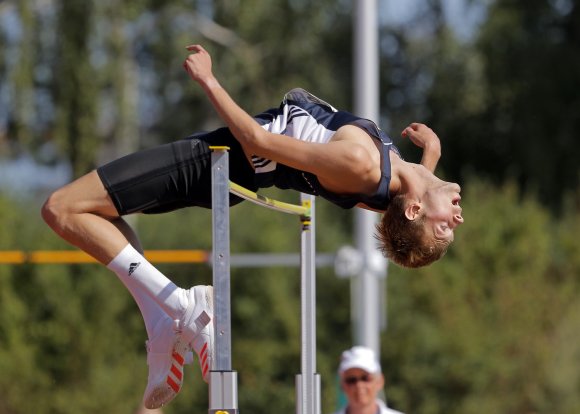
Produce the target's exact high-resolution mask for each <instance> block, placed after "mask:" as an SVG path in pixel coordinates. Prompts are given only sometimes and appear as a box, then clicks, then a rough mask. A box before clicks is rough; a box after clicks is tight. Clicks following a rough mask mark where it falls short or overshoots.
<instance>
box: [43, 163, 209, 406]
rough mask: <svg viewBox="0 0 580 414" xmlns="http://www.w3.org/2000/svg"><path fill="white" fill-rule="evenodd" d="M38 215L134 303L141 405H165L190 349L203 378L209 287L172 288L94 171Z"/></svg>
mask: <svg viewBox="0 0 580 414" xmlns="http://www.w3.org/2000/svg"><path fill="white" fill-rule="evenodd" d="M42 216H43V218H44V219H45V221H46V222H47V223H48V224H49V226H50V227H51V228H52V229H53V230H54V231H55V232H56V233H57V234H59V235H60V236H61V237H62V238H63V239H65V240H66V241H68V242H69V243H71V244H72V245H74V246H76V247H78V248H80V249H82V250H84V251H85V252H87V253H88V254H90V255H91V256H93V257H95V258H96V259H97V260H98V261H100V262H101V263H102V264H105V265H107V267H108V268H109V269H111V270H113V271H114V272H115V273H116V274H117V275H118V276H119V278H120V279H121V281H122V282H123V284H124V285H125V286H126V287H127V288H128V290H129V291H130V292H131V294H132V295H133V297H134V298H135V300H136V301H137V304H138V305H139V308H140V310H141V312H142V314H143V317H144V320H145V325H146V327H147V332H148V337H149V341H148V363H149V365H150V372H149V380H148V385H147V389H146V392H145V396H144V401H145V403H146V406H147V407H150V408H154V407H157V406H159V405H161V404H165V403H167V402H169V401H170V400H171V399H172V398H173V397H174V396H175V395H176V394H177V393H178V392H179V390H180V388H181V375H182V373H183V363H184V362H185V357H186V355H187V353H188V352H189V349H190V347H193V348H194V349H195V350H196V352H197V353H198V355H199V356H200V363H202V369H203V368H205V369H203V373H204V379H206V380H207V377H206V375H207V371H208V367H209V363H210V361H211V356H212V353H211V351H212V350H213V345H212V342H213V329H212V326H213V324H211V323H209V322H210V318H211V313H212V311H211V309H212V306H213V304H212V303H211V295H212V292H211V288H208V287H204V286H198V287H194V288H191V289H188V290H185V289H181V288H178V287H177V286H175V284H173V282H171V281H170V280H169V279H167V278H166V277H165V276H164V275H163V274H162V273H160V272H159V271H158V270H157V269H156V268H154V267H153V266H152V265H151V264H150V263H149V262H148V261H147V260H146V259H145V257H143V255H142V254H141V253H140V252H139V251H138V250H141V246H140V243H139V241H138V238H137V236H136V235H135V233H134V232H133V230H132V229H131V228H130V227H129V226H128V225H127V223H126V222H125V221H124V220H122V219H121V218H120V217H119V213H118V211H117V207H116V206H115V205H114V203H113V201H112V199H111V196H110V195H109V193H108V191H107V190H106V189H105V186H104V185H103V182H102V181H101V177H100V176H99V174H98V173H97V172H96V171H93V172H91V173H89V174H87V175H85V176H83V177H81V178H79V179H77V180H75V181H74V182H72V183H70V184H68V185H66V186H64V187H63V188H61V189H59V190H57V191H56V192H55V193H53V194H52V195H51V196H50V197H49V198H48V200H47V202H46V203H45V204H44V206H43V208H42ZM161 309H162V310H161ZM166 314H167V315H166ZM174 320H178V321H177V323H173V321H174ZM200 345H202V346H203V345H205V347H203V349H202V347H201V346H200ZM207 356H209V357H210V359H209V360H208V359H207V358H206V357H207ZM176 372H177V373H178V374H179V375H178V377H179V378H176V377H174V376H175V373H176Z"/></svg>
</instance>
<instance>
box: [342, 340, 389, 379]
mask: <svg viewBox="0 0 580 414" xmlns="http://www.w3.org/2000/svg"><path fill="white" fill-rule="evenodd" d="M351 368H360V369H362V370H364V371H366V372H368V373H369V374H377V373H379V372H381V365H380V364H379V361H378V360H377V357H376V356H375V353H374V351H373V350H372V349H370V348H367V347H365V346H353V347H352V348H350V349H348V350H346V351H344V352H343V353H342V355H341V357H340V365H339V367H338V373H339V374H342V373H343V372H344V371H346V370H347V369H351Z"/></svg>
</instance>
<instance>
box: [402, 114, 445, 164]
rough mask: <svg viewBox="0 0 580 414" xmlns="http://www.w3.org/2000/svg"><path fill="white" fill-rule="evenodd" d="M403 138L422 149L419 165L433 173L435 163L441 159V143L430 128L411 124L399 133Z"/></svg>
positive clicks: (414, 123)
mask: <svg viewBox="0 0 580 414" xmlns="http://www.w3.org/2000/svg"><path fill="white" fill-rule="evenodd" d="M401 136H402V137H403V138H409V139H410V140H411V141H412V142H413V144H415V145H416V146H418V147H419V148H423V157H422V158H421V164H422V165H423V166H424V167H426V168H427V169H428V170H429V171H431V172H434V171H435V168H436V167H437V162H439V158H441V142H440V141H439V137H438V136H437V134H435V132H433V130H432V129H431V128H429V127H428V126H427V125H425V124H419V123H417V122H413V123H412V124H411V125H409V126H408V127H407V128H405V129H404V130H403V132H401Z"/></svg>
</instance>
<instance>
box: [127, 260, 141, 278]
mask: <svg viewBox="0 0 580 414" xmlns="http://www.w3.org/2000/svg"><path fill="white" fill-rule="evenodd" d="M140 264H141V262H137V263H131V264H130V265H129V276H131V275H132V274H133V272H134V271H135V270H137V268H138V267H139V265H140Z"/></svg>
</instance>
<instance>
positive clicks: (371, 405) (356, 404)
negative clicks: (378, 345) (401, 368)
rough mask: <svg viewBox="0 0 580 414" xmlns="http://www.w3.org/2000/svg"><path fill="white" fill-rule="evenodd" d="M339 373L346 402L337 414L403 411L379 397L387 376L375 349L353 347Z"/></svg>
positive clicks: (349, 350) (340, 366) (348, 351)
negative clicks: (395, 408)
mask: <svg viewBox="0 0 580 414" xmlns="http://www.w3.org/2000/svg"><path fill="white" fill-rule="evenodd" d="M338 374H339V376H340V386H341V388H342V390H343V391H344V394H345V395H346V399H347V405H346V406H345V407H344V408H342V409H341V410H339V411H337V412H336V413H334V414H402V413H401V412H400V411H396V410H393V409H391V408H389V407H387V404H386V402H385V401H383V400H381V399H380V398H379V393H380V392H381V391H382V390H383V388H384V386H385V376H384V375H383V373H382V370H381V365H380V363H379V361H378V360H377V358H376V356H375V353H374V351H373V350H372V349H370V348H367V347H364V346H354V347H352V348H351V349H348V350H346V351H344V352H343V353H342V356H341V359H340V365H339V366H338Z"/></svg>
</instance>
